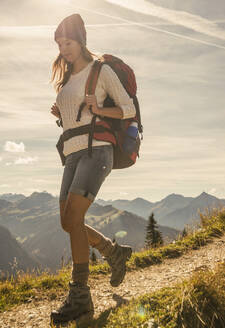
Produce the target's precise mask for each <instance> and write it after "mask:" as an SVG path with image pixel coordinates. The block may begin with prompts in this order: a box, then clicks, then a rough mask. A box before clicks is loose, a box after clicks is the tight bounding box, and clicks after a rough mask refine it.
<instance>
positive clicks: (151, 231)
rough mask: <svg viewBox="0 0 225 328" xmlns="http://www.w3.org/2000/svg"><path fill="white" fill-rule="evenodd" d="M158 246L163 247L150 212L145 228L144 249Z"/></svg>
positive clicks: (160, 235)
mask: <svg viewBox="0 0 225 328" xmlns="http://www.w3.org/2000/svg"><path fill="white" fill-rule="evenodd" d="M159 245H163V238H162V234H161V232H160V231H159V230H158V226H157V222H156V220H155V219H154V213H153V212H152V214H151V215H150V216H149V218H148V224H147V227H146V238H145V246H146V248H150V247H153V248H155V247H157V246H159Z"/></svg>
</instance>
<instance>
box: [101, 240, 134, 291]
mask: <svg viewBox="0 0 225 328" xmlns="http://www.w3.org/2000/svg"><path fill="white" fill-rule="evenodd" d="M131 255H132V248H131V247H130V246H128V245H119V244H118V243H117V242H115V243H114V244H113V249H112V251H111V253H110V255H109V256H104V258H105V260H106V261H107V263H108V264H109V266H110V268H111V271H112V275H111V279H110V284H111V286H113V287H117V286H119V285H120V284H121V283H122V282H123V279H124V277H125V274H126V261H128V260H129V258H130V257H131Z"/></svg>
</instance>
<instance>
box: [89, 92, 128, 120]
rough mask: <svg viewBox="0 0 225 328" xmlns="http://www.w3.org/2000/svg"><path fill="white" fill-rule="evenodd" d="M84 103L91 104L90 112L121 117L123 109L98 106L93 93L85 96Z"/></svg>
mask: <svg viewBox="0 0 225 328" xmlns="http://www.w3.org/2000/svg"><path fill="white" fill-rule="evenodd" d="M86 104H87V106H88V107H89V106H92V112H93V113H94V114H96V115H101V116H106V117H112V118H120V119H122V117H123V111H122V109H121V108H120V107H118V106H116V107H102V108H100V107H98V104H97V99H96V96H95V95H88V96H86Z"/></svg>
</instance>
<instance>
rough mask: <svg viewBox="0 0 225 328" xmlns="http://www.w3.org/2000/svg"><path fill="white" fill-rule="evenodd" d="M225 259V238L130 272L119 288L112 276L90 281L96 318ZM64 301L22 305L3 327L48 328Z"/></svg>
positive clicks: (2, 319) (1, 317)
mask: <svg viewBox="0 0 225 328" xmlns="http://www.w3.org/2000/svg"><path fill="white" fill-rule="evenodd" d="M224 260H225V236H223V237H222V238H220V239H215V240H214V242H213V243H210V244H208V245H207V246H204V247H202V248H201V249H199V250H193V251H189V252H188V253H186V254H185V255H184V256H182V257H180V258H177V259H168V260H165V261H164V263H162V264H158V265H153V266H150V267H148V268H145V269H141V270H138V271H133V272H128V273H127V274H126V277H125V279H124V282H123V283H122V284H121V285H120V286H119V287H117V288H113V287H111V285H110V283H109V276H105V275H101V276H98V279H96V278H95V279H93V278H90V279H89V284H90V286H91V290H92V298H93V302H94V305H95V318H97V317H98V316H99V315H100V314H101V312H103V311H105V310H107V309H108V308H110V307H115V306H116V305H117V304H121V303H124V302H127V301H128V300H129V299H130V298H131V297H133V296H134V297H137V296H140V295H142V294H144V293H148V292H152V291H154V290H157V289H160V288H162V287H166V286H171V285H173V284H174V283H176V282H179V281H181V280H183V279H184V278H187V277H189V276H190V275H191V274H192V273H193V272H194V271H196V270H198V269H200V268H206V267H208V268H213V267H214V266H215V265H216V263H218V262H220V261H224ZM63 299H64V296H60V297H59V298H58V299H57V301H56V300H54V301H47V300H42V301H36V302H35V301H34V302H32V303H28V304H22V305H20V306H18V307H16V308H14V309H13V310H11V311H7V312H4V313H2V314H0V327H1V328H14V327H15V328H19V327H23V328H24V327H26V328H33V327H39V328H46V327H49V314H50V312H51V310H53V309H54V308H56V307H57V306H58V305H59V304H60V303H61V302H62V300H63Z"/></svg>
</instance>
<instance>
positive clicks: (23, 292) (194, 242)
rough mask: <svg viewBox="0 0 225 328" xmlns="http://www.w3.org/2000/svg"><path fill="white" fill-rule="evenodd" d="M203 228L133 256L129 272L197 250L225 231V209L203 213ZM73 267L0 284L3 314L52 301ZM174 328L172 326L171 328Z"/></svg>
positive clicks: (104, 270)
mask: <svg viewBox="0 0 225 328" xmlns="http://www.w3.org/2000/svg"><path fill="white" fill-rule="evenodd" d="M200 219H201V229H199V230H197V231H192V232H191V231H189V234H188V235H187V236H186V237H185V238H182V239H179V240H177V241H176V242H175V243H173V244H169V245H166V246H163V247H160V248H156V249H150V250H145V251H142V252H136V253H134V254H132V256H131V259H130V261H129V262H127V270H128V271H132V270H138V269H139V268H143V267H146V266H150V265H154V264H156V263H161V262H162V261H163V260H164V259H166V258H175V257H179V256H181V255H182V254H184V253H185V252H187V251H188V250H191V249H197V248H199V247H201V246H203V245H206V244H207V243H209V242H211V241H212V240H213V238H215V237H219V236H222V235H223V234H224V232H225V208H223V209H214V210H213V211H212V212H211V213H210V212H206V213H205V214H203V213H200ZM108 273H109V266H108V264H107V263H106V262H105V263H101V264H96V265H90V275H92V276H93V277H94V276H96V275H99V274H108ZM70 277H71V268H70V267H69V266H67V267H63V268H62V269H61V270H59V272H58V274H55V275H54V274H50V273H48V272H44V273H41V274H36V273H24V272H18V274H17V276H16V277H15V278H13V277H11V279H7V280H5V281H2V282H0V312H3V311H7V310H9V309H10V308H12V307H13V306H16V305H18V304H21V303H26V302H30V301H32V300H33V299H49V300H52V299H54V298H56V297H58V296H60V294H62V295H63V294H64V293H65V290H67V289H68V282H69V280H70ZM171 327H172V326H171Z"/></svg>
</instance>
